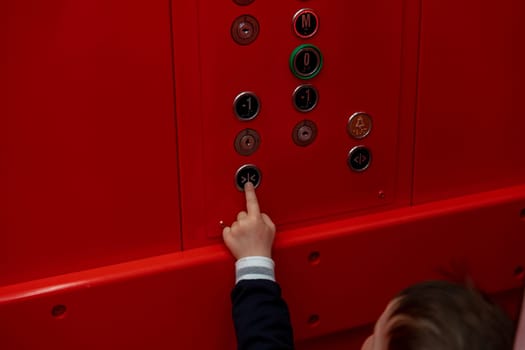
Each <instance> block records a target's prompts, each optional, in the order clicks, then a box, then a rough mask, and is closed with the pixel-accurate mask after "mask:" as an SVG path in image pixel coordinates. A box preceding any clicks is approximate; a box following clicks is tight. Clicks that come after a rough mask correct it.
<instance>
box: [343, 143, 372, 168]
mask: <svg viewBox="0 0 525 350" xmlns="http://www.w3.org/2000/svg"><path fill="white" fill-rule="evenodd" d="M371 161H372V155H371V153H370V150H369V149H368V148H366V147H365V146H356V147H354V148H352V149H351V150H350V152H349V153H348V159H347V163H348V166H349V167H350V169H352V170H353V171H357V172H360V171H365V170H366V169H368V167H369V166H370V162H371Z"/></svg>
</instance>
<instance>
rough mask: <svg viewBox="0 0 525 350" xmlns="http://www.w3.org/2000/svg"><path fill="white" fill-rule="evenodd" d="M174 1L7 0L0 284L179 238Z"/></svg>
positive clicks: (128, 255) (164, 245)
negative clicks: (171, 4) (172, 37)
mask: <svg viewBox="0 0 525 350" xmlns="http://www.w3.org/2000/svg"><path fill="white" fill-rule="evenodd" d="M168 9H169V6H168V2H167V1H155V2H147V3H146V2H141V1H134V2H129V1H111V2H106V1H91V2H76V1H49V2H46V3H42V2H40V1H24V2H20V1H7V14H8V16H7V23H5V24H6V25H7V29H2V31H4V30H7V34H8V35H7V42H6V48H7V60H6V64H5V65H4V64H3V65H2V67H1V69H2V76H5V77H6V79H5V80H3V81H2V83H1V84H2V85H4V84H6V85H7V92H6V94H5V95H2V101H3V102H2V105H3V106H6V109H3V111H4V110H5V113H2V115H1V116H0V118H1V119H2V123H3V124H4V123H5V125H6V129H7V137H6V138H2V139H1V140H0V154H1V161H0V164H1V166H2V168H1V173H0V188H1V191H2V192H1V193H2V194H1V196H0V223H1V226H0V227H1V231H2V232H1V242H2V244H0V285H5V284H10V283H14V282H19V281H26V280H30V279H34V278H41V277H45V276H51V275H56V274H61V273H65V272H72V271H78V270H81V269H85V268H90V267H94V266H102V265H106V264H112V263H116V262H120V261H126V260H131V259H135V258H142V257H147V256H154V255H157V254H163V253H168V252H173V251H177V250H179V249H180V225H179V204H178V189H177V186H178V183H177V176H178V174H177V156H176V147H175V129H174V107H173V106H174V104H173V82H172V64H171V49H170V47H171V43H170V22H169V21H170V20H169V12H168ZM4 33H5V32H4Z"/></svg>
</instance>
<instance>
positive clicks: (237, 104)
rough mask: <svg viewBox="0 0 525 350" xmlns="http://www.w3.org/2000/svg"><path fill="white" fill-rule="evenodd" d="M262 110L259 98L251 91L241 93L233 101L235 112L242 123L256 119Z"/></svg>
mask: <svg viewBox="0 0 525 350" xmlns="http://www.w3.org/2000/svg"><path fill="white" fill-rule="evenodd" d="M260 109H261V104H260V102H259V98H258V97H257V95H255V94H254V93H253V92H251V91H245V92H241V93H240V94H238V95H237V96H236V97H235V99H234V100H233V112H234V113H235V115H236V116H237V118H239V119H240V120H242V121H248V120H252V119H254V118H255V117H257V115H258V114H259V111H260Z"/></svg>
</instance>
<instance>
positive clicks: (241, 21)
mask: <svg viewBox="0 0 525 350" xmlns="http://www.w3.org/2000/svg"><path fill="white" fill-rule="evenodd" d="M258 35H259V22H258V21H257V19H256V18H255V17H253V16H250V15H242V16H239V17H237V18H236V19H235V20H234V21H233V23H232V27H231V36H232V39H233V41H235V42H236V43H237V44H239V45H250V44H251V43H252V42H254V41H255V39H257V36H258Z"/></svg>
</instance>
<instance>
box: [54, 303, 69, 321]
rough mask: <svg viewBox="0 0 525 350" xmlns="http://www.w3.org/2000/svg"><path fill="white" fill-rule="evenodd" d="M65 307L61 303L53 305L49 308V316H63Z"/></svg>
mask: <svg viewBox="0 0 525 350" xmlns="http://www.w3.org/2000/svg"><path fill="white" fill-rule="evenodd" d="M66 311H67V308H66V306H65V305H63V304H58V305H55V306H53V308H52V309H51V316H53V317H54V318H64V317H65V315H66Z"/></svg>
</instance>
